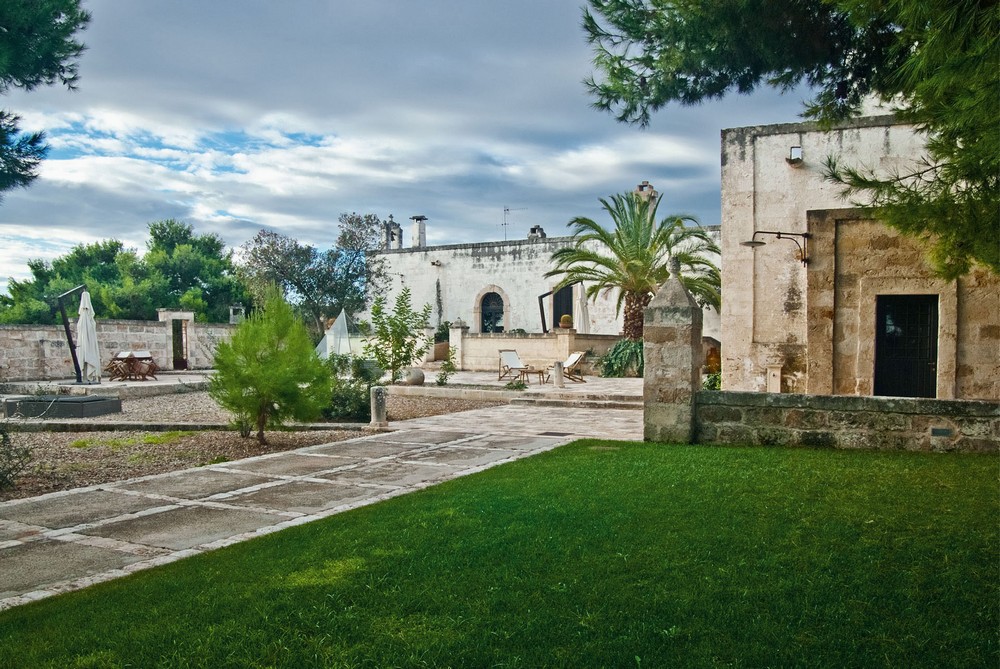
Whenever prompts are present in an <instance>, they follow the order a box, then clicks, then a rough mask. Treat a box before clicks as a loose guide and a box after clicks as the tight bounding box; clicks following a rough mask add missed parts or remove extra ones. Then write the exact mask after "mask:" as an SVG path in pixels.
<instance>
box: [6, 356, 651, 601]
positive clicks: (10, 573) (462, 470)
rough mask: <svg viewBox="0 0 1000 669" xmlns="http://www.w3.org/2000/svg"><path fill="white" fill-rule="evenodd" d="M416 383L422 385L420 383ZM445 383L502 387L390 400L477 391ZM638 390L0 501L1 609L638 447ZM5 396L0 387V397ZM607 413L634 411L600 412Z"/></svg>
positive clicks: (172, 379)
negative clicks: (547, 458) (594, 446)
mask: <svg viewBox="0 0 1000 669" xmlns="http://www.w3.org/2000/svg"><path fill="white" fill-rule="evenodd" d="M428 380H429V382H430V383H431V384H432V383H433V376H430V378H429V379H428ZM203 381H204V379H203V378H201V377H200V375H193V374H162V375H160V380H159V381H155V382H154V381H150V382H144V383H143V382H129V383H119V384H112V383H104V384H102V386H101V388H100V390H99V391H98V392H104V393H110V392H113V393H116V394H121V395H122V396H123V397H126V398H127V397H128V396H129V395H130V394H132V393H138V394H141V395H148V394H153V392H152V391H153V388H154V387H155V386H154V385H151V384H158V385H159V386H160V392H176V391H177V387H176V386H177V385H178V384H180V383H183V384H185V385H188V386H191V387H198V384H200V383H202V382H203ZM452 384H472V385H475V386H490V387H491V388H495V390H493V391H492V392H493V393H497V392H499V389H500V387H501V386H502V385H503V382H498V381H497V379H496V374H495V373H477V372H460V373H458V374H456V375H455V376H454V377H452V380H451V384H450V385H449V386H448V387H446V388H444V389H441V388H438V387H437V386H433V385H428V386H424V387H419V388H418V387H413V388H406V389H404V390H401V392H406V393H409V394H413V393H417V392H420V391H421V390H424V391H425V392H426V393H427V394H439V393H458V394H457V395H454V394H453V395H451V396H462V395H463V394H466V393H468V395H474V396H475V395H478V394H479V393H481V391H482V390H484V389H483V388H478V387H475V388H474V387H464V388H463V387H462V386H459V385H452ZM80 388H81V387H79V386H76V387H75V389H76V390H79V389H80ZM87 390H89V391H90V392H93V391H95V390H97V389H96V388H93V387H90V388H87ZM394 390H395V388H394ZM641 390H642V387H641V380H640V379H588V382H587V383H582V384H573V383H569V382H567V384H566V388H562V389H560V388H556V387H554V386H553V385H551V384H550V385H547V386H537V385H533V386H532V387H531V389H530V390H529V391H526V392H522V393H513V394H512V396H513V399H515V400H516V403H513V404H506V405H502V406H498V407H493V408H489V409H479V410H474V411H466V412H461V413H455V414H448V415H443V416H434V417H429V418H419V419H414V420H409V421H399V422H395V423H390V426H389V427H390V430H389V431H387V432H381V433H378V434H372V435H367V436H362V437H359V438H356V439H352V440H349V441H342V442H336V443H332V444H325V445H320V446H310V447H306V448H302V449H298V450H295V451H287V452H282V453H274V454H268V455H263V456H258V457H254V458H248V459H246V460H240V461H235V462H226V463H221V464H218V465H212V466H207V467H199V468H196V469H188V470H184V471H180V472H173V473H169V474H162V475H157V476H149V477H143V478H138V479H132V480H128V481H119V482H116V483H110V484H102V485H97V486H92V487H88V488H80V489H76V490H70V491H65V492H58V493H52V494H48V495H43V496H41V497H35V498H30V499H23V500H12V501H10V502H4V503H0V564H2V565H3V569H2V570H0V609H5V608H9V607H12V606H17V605H20V604H24V603H27V602H29V601H32V600H36V599H41V598H43V597H48V596H51V595H53V594H57V593H61V592H67V591H71V590H76V589H79V588H83V587H86V586H88V585H91V584H94V583H99V582H102V581H107V580H110V579H113V578H118V577H120V576H124V575H126V574H129V573H132V572H134V571H139V570H142V569H148V568H150V567H155V566H158V565H162V564H166V563H169V562H172V561H174V560H178V559H181V558H184V557H188V556H191V555H196V554H198V553H202V552H205V551H209V550H213V549H215V548H220V547H223V546H227V545H230V544H233V543H236V542H239V541H244V540H247V539H251V538H253V537H256V536H260V535H264V534H268V533H271V532H276V531H278V530H281V529H284V528H286V527H291V526H293V525H299V524H302V523H307V522H310V521H313V520H317V519H320V518H325V517H327V516H330V515H333V514H335V513H340V512H342V511H346V510H349V509H353V508H357V507H360V506H364V505H367V504H372V503H374V502H378V501H380V500H384V499H388V498H391V497H395V496H397V495H403V494H406V493H408V492H411V491H414V490H419V489H422V488H426V487H428V486H431V485H435V484H437V483H440V482H442V481H446V480H449V479H452V478H456V477H458V476H464V475H467V474H472V473H474V472H478V471H482V470H484V469H487V468H489V467H493V466H495V465H499V464H503V463H505V462H510V461H513V460H517V459H519V458H524V457H528V456H530V455H534V454H536V453H541V452H544V451H547V450H550V449H553V448H555V447H557V446H560V445H563V444H566V443H568V442H570V441H573V440H575V439H578V438H582V437H601V438H609V439H632V440H639V439H642V414H641V413H640V412H639V411H637V410H636V409H635V408H634V407H635V402H637V401H638V400H639V399H640V397H641ZM10 391H11V389H10V387H9V386H8V387H7V389H6V390H5V392H8V394H12V393H11V392H10ZM50 391H51V390H50ZM22 392H23V391H22ZM468 395H466V396H468ZM504 395H507V393H504ZM133 396H134V395H133ZM539 400H545V402H542V403H539ZM616 404H620V405H622V406H628V405H629V404H631V405H632V406H633V408H613V405H616ZM131 427H132V428H133V429H134V428H135V427H136V426H135V424H132V426H131Z"/></svg>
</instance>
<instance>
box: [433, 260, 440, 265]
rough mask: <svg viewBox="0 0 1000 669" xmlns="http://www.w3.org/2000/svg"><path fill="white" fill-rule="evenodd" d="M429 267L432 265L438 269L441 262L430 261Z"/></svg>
mask: <svg viewBox="0 0 1000 669" xmlns="http://www.w3.org/2000/svg"><path fill="white" fill-rule="evenodd" d="M431 265H433V266H434V267H440V266H441V261H440V260H432V261H431Z"/></svg>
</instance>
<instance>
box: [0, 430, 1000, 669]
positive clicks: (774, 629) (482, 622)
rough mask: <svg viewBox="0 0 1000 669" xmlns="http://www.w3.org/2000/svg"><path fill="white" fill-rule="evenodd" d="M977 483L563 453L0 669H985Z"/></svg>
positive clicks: (733, 452)
mask: <svg viewBox="0 0 1000 669" xmlns="http://www.w3.org/2000/svg"><path fill="white" fill-rule="evenodd" d="M997 474H998V460H997V458H996V457H994V456H973V455H953V454H952V455H934V454H912V453H873V452H845V451H821V450H790V449H761V448H717V447H712V448H702V447H672V446H671V447H667V446H662V445H661V446H656V445H648V444H641V443H621V442H600V441H589V440H588V441H581V442H577V443H575V444H572V445H570V446H567V447H563V448H560V449H557V450H555V451H552V452H550V453H546V454H543V455H540V456H537V457H534V458H531V459H528V460H524V461H519V462H515V463H511V464H509V465H505V466H503V467H498V468H495V469H492V470H489V471H486V472H483V473H481V474H477V475H474V476H470V477H467V478H464V479H459V480H456V481H452V482H450V483H447V484H444V485H440V486H436V487H434V488H431V489H428V490H426V491H423V492H420V493H417V494H412V495H407V496H404V497H400V498H396V499H393V500H390V501H387V502H383V503H381V504H377V505H374V506H371V507H366V508H363V509H358V510H355V511H352V512H349V513H345V514H340V515H338V516H334V517H331V518H329V519H326V520H324V521H321V522H316V523H311V524H309V525H305V526H301V527H297V528H293V529H289V530H286V531H284V532H281V533H278V534H274V535H269V536H266V537H262V538H261V539H258V540H255V541H251V542H247V543H243V544H239V545H236V546H232V547H229V548H226V549H223V550H220V551H216V552H214V553H210V554H206V555H202V556H197V557H195V558H192V559H189V560H184V561H181V562H178V563H174V564H171V565H167V566H166V567H163V568H160V569H156V570H150V571H148V572H142V573H138V574H135V575H133V576H130V577H128V578H124V579H120V580H117V581H113V582H110V583H106V584H102V585H99V586H96V587H92V588H89V589H86V590H83V591H79V592H75V593H69V594H67V595H63V596H59V597H55V598H51V599H47V600H42V601H39V602H36V603H33V604H30V605H26V606H23V607H18V608H16V609H12V610H10V611H7V612H3V613H0V666H18V667H129V666H134V667H424V666H461V667H553V666H555V667H596V666H607V667H714V666H728V667H765V666H771V667H795V666H801V667H880V666H885V667H982V666H989V667H996V666H997V662H998V653H997V641H998V634H997V630H998V623H1000V617H998V608H1000V589H998V548H1000V538H998V534H1000V529H998V518H1000V499H998V498H1000V495H998V484H997Z"/></svg>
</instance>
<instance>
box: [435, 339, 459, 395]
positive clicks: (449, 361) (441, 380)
mask: <svg viewBox="0 0 1000 669" xmlns="http://www.w3.org/2000/svg"><path fill="white" fill-rule="evenodd" d="M457 371H458V366H457V365H456V364H455V349H454V348H452V347H451V346H449V347H448V356H447V357H446V358H445V359H444V362H442V363H441V371H440V372H438V375H437V378H436V379H435V383H437V384H438V385H439V386H443V385H445V384H447V383H448V377H450V376H451V375H452V374H454V373H455V372H457Z"/></svg>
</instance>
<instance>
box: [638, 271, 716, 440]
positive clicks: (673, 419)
mask: <svg viewBox="0 0 1000 669" xmlns="http://www.w3.org/2000/svg"><path fill="white" fill-rule="evenodd" d="M701 327H702V312H701V308H700V307H699V306H698V305H697V303H695V301H694V299H693V298H692V297H691V295H690V294H689V293H688V292H687V290H686V289H685V288H684V285H683V284H682V283H681V282H680V281H679V280H678V279H677V278H676V275H672V276H671V277H670V278H669V279H668V280H667V281H666V282H664V284H663V285H662V286H660V288H659V290H657V291H656V295H654V296H653V299H652V300H651V301H650V303H649V306H647V307H646V310H645V312H644V313H643V331H644V334H643V357H644V366H645V373H644V375H643V398H644V406H645V411H644V416H643V422H644V428H643V433H644V435H645V439H646V440H648V441H668V442H680V443H690V442H691V441H692V440H693V439H694V435H695V423H694V409H693V402H694V397H695V393H696V392H697V391H698V389H699V388H700V386H701V366H702V362H703V360H702V357H703V353H702V343H701Z"/></svg>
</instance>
